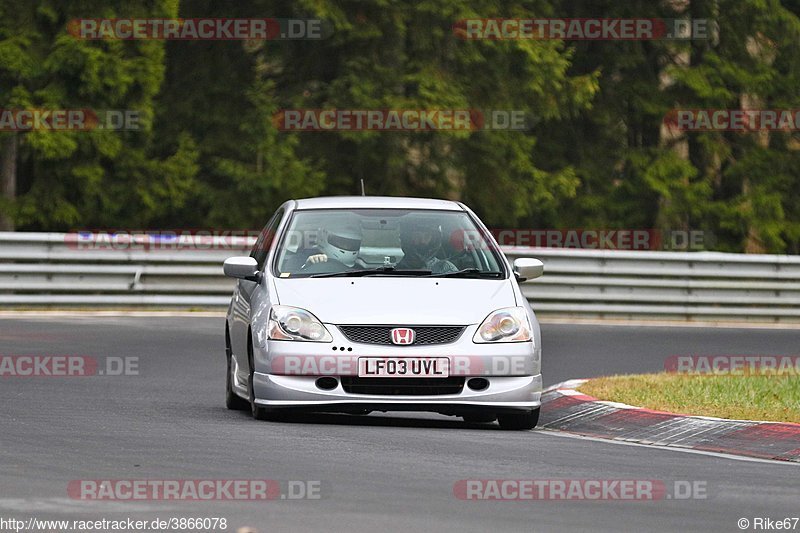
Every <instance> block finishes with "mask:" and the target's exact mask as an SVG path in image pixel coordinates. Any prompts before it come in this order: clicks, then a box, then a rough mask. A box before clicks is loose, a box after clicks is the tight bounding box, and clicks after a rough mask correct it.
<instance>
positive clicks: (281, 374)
mask: <svg viewBox="0 0 800 533" xmlns="http://www.w3.org/2000/svg"><path fill="white" fill-rule="evenodd" d="M325 326H326V327H327V328H328V331H330V332H331V335H332V336H333V342H332V343H313V342H292V341H272V340H270V341H266V342H265V343H264V344H262V345H261V346H256V347H255V348H256V350H255V353H254V356H255V370H256V371H255V373H254V376H253V391H254V396H255V401H256V403H257V404H259V405H261V406H264V407H269V408H275V409H279V408H302V409H307V410H314V411H318V410H328V411H359V410H361V411H363V410H379V411H393V410H398V411H400V410H406V411H408V410H411V411H435V412H441V413H445V414H459V413H464V412H474V411H492V412H503V411H530V410H532V409H536V408H538V407H539V406H540V405H541V393H542V376H541V350H540V348H539V347H535V346H534V345H533V343H532V342H521V343H498V344H476V343H473V342H472V337H473V335H474V334H475V330H476V329H477V327H478V326H477V325H472V326H468V327H467V328H466V329H465V331H464V333H463V334H462V335H461V337H460V338H459V339H458V340H457V341H456V342H454V343H450V344H439V345H429V346H413V345H412V346H391V345H389V346H387V345H372V344H361V343H353V342H351V341H349V340H348V339H347V338H346V337H344V335H342V333H341V332H340V331H339V329H338V328H337V327H335V326H333V325H330V324H326V325H325ZM334 347H335V348H336V350H334V349H333V348H334ZM359 357H447V358H448V359H449V360H450V375H451V376H463V377H464V378H465V379H467V380H468V379H469V378H470V377H484V378H486V379H487V380H488V381H489V386H488V387H487V388H485V389H483V390H479V391H477V390H472V389H470V388H469V387H468V386H466V385H465V386H464V387H463V388H462V389H461V391H460V392H459V393H457V394H435V395H397V394H381V395H378V394H360V393H349V392H347V391H345V390H344V387H343V386H342V383H341V380H339V381H338V384H337V386H336V387H335V388H334V389H331V390H323V389H320V388H319V387H317V385H316V380H317V378H319V377H321V376H331V377H335V378H337V379H339V378H341V376H357V375H358V358H359Z"/></svg>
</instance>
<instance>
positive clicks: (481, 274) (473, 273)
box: [429, 267, 503, 278]
mask: <svg viewBox="0 0 800 533" xmlns="http://www.w3.org/2000/svg"><path fill="white" fill-rule="evenodd" d="M502 275H503V273H502V272H497V271H492V270H489V271H486V270H481V269H480V268H474V267H473V268H465V269H463V270H456V271H455V272H445V273H443V274H431V275H430V276H429V277H431V278H475V277H477V278H499V277H500V276H502Z"/></svg>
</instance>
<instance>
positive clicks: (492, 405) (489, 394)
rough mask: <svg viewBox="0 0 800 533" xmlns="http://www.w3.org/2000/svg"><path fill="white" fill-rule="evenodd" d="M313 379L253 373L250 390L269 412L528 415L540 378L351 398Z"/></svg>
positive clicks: (538, 395) (493, 380) (536, 404)
mask: <svg viewBox="0 0 800 533" xmlns="http://www.w3.org/2000/svg"><path fill="white" fill-rule="evenodd" d="M316 379H317V377H316V376H278V375H270V374H260V373H256V374H255V375H254V376H253V387H254V391H255V396H256V403H257V404H259V405H263V406H265V407H273V408H307V409H309V410H318V408H319V409H320V410H334V411H335V410H339V409H341V410H344V411H348V410H358V409H369V410H378V411H393V410H397V411H415V410H416V411H437V412H443V413H446V414H457V413H459V412H468V411H522V410H524V411H530V410H532V409H536V408H538V407H539V406H540V405H541V394H542V376H541V374H539V375H536V376H502V377H492V378H489V383H490V385H489V387H488V388H487V389H485V390H482V391H474V390H471V389H469V388H468V387H464V388H463V390H462V391H461V393H459V394H441V395H429V396H417V395H414V396H402V395H373V394H351V393H347V392H345V391H344V389H343V388H342V384H341V382H340V383H339V384H338V386H337V387H336V388H335V389H333V390H328V391H323V390H320V389H318V388H317V386H316V385H315V381H316Z"/></svg>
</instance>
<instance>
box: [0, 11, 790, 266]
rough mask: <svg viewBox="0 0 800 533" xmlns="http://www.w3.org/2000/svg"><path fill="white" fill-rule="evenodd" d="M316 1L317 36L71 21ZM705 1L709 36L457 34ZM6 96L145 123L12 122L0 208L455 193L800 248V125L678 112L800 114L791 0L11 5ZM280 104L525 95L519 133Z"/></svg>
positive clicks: (699, 14) (512, 220)
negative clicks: (707, 122)
mask: <svg viewBox="0 0 800 533" xmlns="http://www.w3.org/2000/svg"><path fill="white" fill-rule="evenodd" d="M126 17H129V18H130V17H138V18H157V17H159V18H175V17H181V18H198V17H213V18H225V17H230V18H247V17H262V18H263V17H282V18H315V19H322V20H324V21H326V24H327V25H328V26H327V27H329V28H330V29H331V31H330V32H329V35H326V36H325V38H324V39H306V40H281V39H274V40H273V39H267V40H213V41H212V40H189V41H187V40H164V39H143V40H119V39H96V40H89V39H80V38H76V37H75V35H73V33H74V32H71V31H70V29H69V26H70V23H71V21H74V20H75V19H81V18H109V19H115V18H126ZM481 17H483V18H490V17H492V18H494V17H510V18H531V17H559V18H590V17H596V18H622V19H628V18H648V19H659V18H660V19H691V20H699V19H706V20H710V21H713V22H714V25H713V27H714V31H713V32H712V33H711V35H709V36H708V37H707V38H703V39H699V38H698V39H686V40H674V39H673V40H670V39H653V40H557V39H464V38H462V37H461V36H459V35H458V31H455V30H456V29H457V27H456V26H457V22H458V21H460V20H463V19H471V18H481ZM0 108H2V109H84V108H90V109H98V110H136V111H137V113H138V114H139V118H140V127H139V128H137V129H126V130H121V131H114V130H108V129H104V130H101V129H94V130H90V131H68V130H65V131H40V130H32V131H2V132H0V185H2V187H1V188H0V191H1V192H2V194H0V226H2V229H17V230H20V231H63V230H70V229H78V228H137V229H148V228H172V229H175V228H203V227H204V228H209V227H214V228H233V229H254V228H259V227H261V226H263V224H264V223H265V221H266V220H267V219H268V218H269V215H270V214H271V212H272V211H273V210H274V208H275V207H276V206H277V205H279V204H280V203H281V202H283V201H284V200H286V199H288V198H296V197H306V196H315V195H338V194H358V193H359V192H360V181H361V180H362V179H363V180H364V181H365V183H366V188H367V192H368V193H369V194H387V195H411V196H432V197H443V198H452V199H459V200H462V201H464V202H466V203H467V204H468V205H470V206H471V207H472V208H473V209H475V211H476V212H477V213H478V214H479V215H480V216H481V217H482V218H483V219H484V221H485V222H486V223H487V224H488V225H490V226H492V227H506V228H509V227H516V228H604V229H613V228H660V229H673V230H675V229H678V230H699V231H704V232H706V233H707V234H708V235H713V239H711V240H708V241H707V245H708V246H709V247H710V248H713V249H717V250H722V251H741V252H751V253H761V252H764V253H793V254H797V253H800V200H798V198H800V142H799V141H800V137H798V136H799V135H800V132H798V131H777V130H760V131H675V130H674V129H672V128H669V127H666V126H665V125H666V124H668V122H669V121H666V120H665V117H669V116H670V114H671V113H674V110H676V109H678V110H680V109H790V110H795V109H800V1H798V0H784V1H782V2H779V1H777V0H661V1H654V0H631V1H623V2H620V1H615V0H584V1H566V0H534V1H516V0H508V1H506V0H415V1H404V0H373V1H369V2H366V1H364V2H362V1H357V0H338V1H334V0H295V1H268V0H256V1H253V2H248V3H247V4H245V3H242V2H236V1H214V0H183V1H180V2H179V1H178V0H0ZM285 109H316V110H322V109H359V110H369V109H399V110H402V109H460V110H463V109H469V110H506V111H509V112H511V111H514V112H520V113H523V114H524V116H525V117H526V120H525V126H524V128H515V129H506V130H503V129H470V130H449V131H371V130H360V131H329V132H304V131H284V130H282V129H281V128H279V127H277V126H276V124H275V117H276V114H277V113H279V111H280V110H285Z"/></svg>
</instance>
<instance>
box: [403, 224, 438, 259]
mask: <svg viewBox="0 0 800 533" xmlns="http://www.w3.org/2000/svg"><path fill="white" fill-rule="evenodd" d="M441 245H442V229H441V227H440V226H439V224H438V223H437V222H436V221H435V220H431V219H427V218H418V217H417V218H408V219H406V220H402V221H401V222H400V247H401V248H402V250H403V254H404V256H403V260H404V261H405V260H406V259H407V261H408V262H409V263H410V264H412V265H414V266H415V267H417V268H422V267H424V266H425V265H426V264H427V262H428V261H429V260H430V259H431V258H433V256H434V255H436V252H438V251H439V248H440V247H441Z"/></svg>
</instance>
